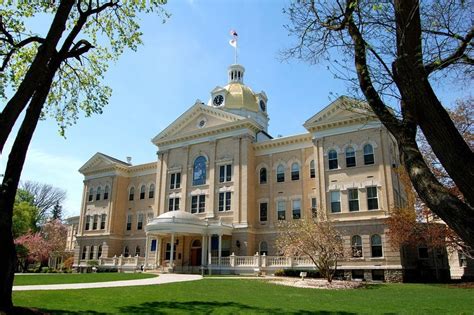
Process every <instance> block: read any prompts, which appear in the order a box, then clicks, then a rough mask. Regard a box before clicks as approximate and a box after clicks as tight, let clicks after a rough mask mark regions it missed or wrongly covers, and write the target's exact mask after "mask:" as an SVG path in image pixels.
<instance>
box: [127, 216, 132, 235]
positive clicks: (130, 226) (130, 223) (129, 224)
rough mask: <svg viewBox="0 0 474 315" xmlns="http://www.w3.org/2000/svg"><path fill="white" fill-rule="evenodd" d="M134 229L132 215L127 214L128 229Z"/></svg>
mask: <svg viewBox="0 0 474 315" xmlns="http://www.w3.org/2000/svg"><path fill="white" fill-rule="evenodd" d="M131 229H132V215H131V214H129V215H127V231H130V230H131Z"/></svg>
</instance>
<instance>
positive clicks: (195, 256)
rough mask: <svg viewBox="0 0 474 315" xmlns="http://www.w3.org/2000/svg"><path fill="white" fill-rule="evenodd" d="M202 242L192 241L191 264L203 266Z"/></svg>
mask: <svg viewBox="0 0 474 315" xmlns="http://www.w3.org/2000/svg"><path fill="white" fill-rule="evenodd" d="M201 253H202V244H201V241H200V240H194V241H193V242H192V243H191V255H190V256H191V259H190V265H191V266H201Z"/></svg>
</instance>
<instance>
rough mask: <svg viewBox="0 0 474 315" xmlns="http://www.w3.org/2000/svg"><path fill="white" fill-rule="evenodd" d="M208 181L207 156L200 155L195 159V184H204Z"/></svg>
mask: <svg viewBox="0 0 474 315" xmlns="http://www.w3.org/2000/svg"><path fill="white" fill-rule="evenodd" d="M205 183H206V158H205V157H204V156H198V157H197V158H196V159H195V160H194V167H193V185H194V186H196V185H204V184H205Z"/></svg>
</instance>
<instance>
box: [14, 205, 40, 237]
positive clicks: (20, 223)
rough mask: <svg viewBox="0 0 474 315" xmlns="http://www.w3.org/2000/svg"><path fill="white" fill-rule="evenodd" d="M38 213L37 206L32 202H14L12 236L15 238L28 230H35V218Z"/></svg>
mask: <svg viewBox="0 0 474 315" xmlns="http://www.w3.org/2000/svg"><path fill="white" fill-rule="evenodd" d="M37 215H38V208H36V207H35V206H33V205H32V204H30V203H28V202H25V201H22V202H19V203H15V205H14V207H13V218H12V220H13V223H12V224H13V227H12V231H13V237H14V238H17V237H19V236H21V235H23V234H26V233H27V232H28V231H30V230H31V231H35V230H36V222H35V221H36V220H35V219H36V218H37Z"/></svg>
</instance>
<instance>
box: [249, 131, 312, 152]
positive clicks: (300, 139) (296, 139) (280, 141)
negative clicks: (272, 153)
mask: <svg viewBox="0 0 474 315" xmlns="http://www.w3.org/2000/svg"><path fill="white" fill-rule="evenodd" d="M311 140H312V136H311V134H310V133H307V134H301V135H295V136H289V137H284V138H276V139H271V140H267V141H263V142H258V143H254V144H253V146H254V149H255V150H256V151H259V150H266V149H271V148H275V147H282V146H287V145H292V144H302V143H305V142H307V143H308V146H311V145H312V142H311Z"/></svg>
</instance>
